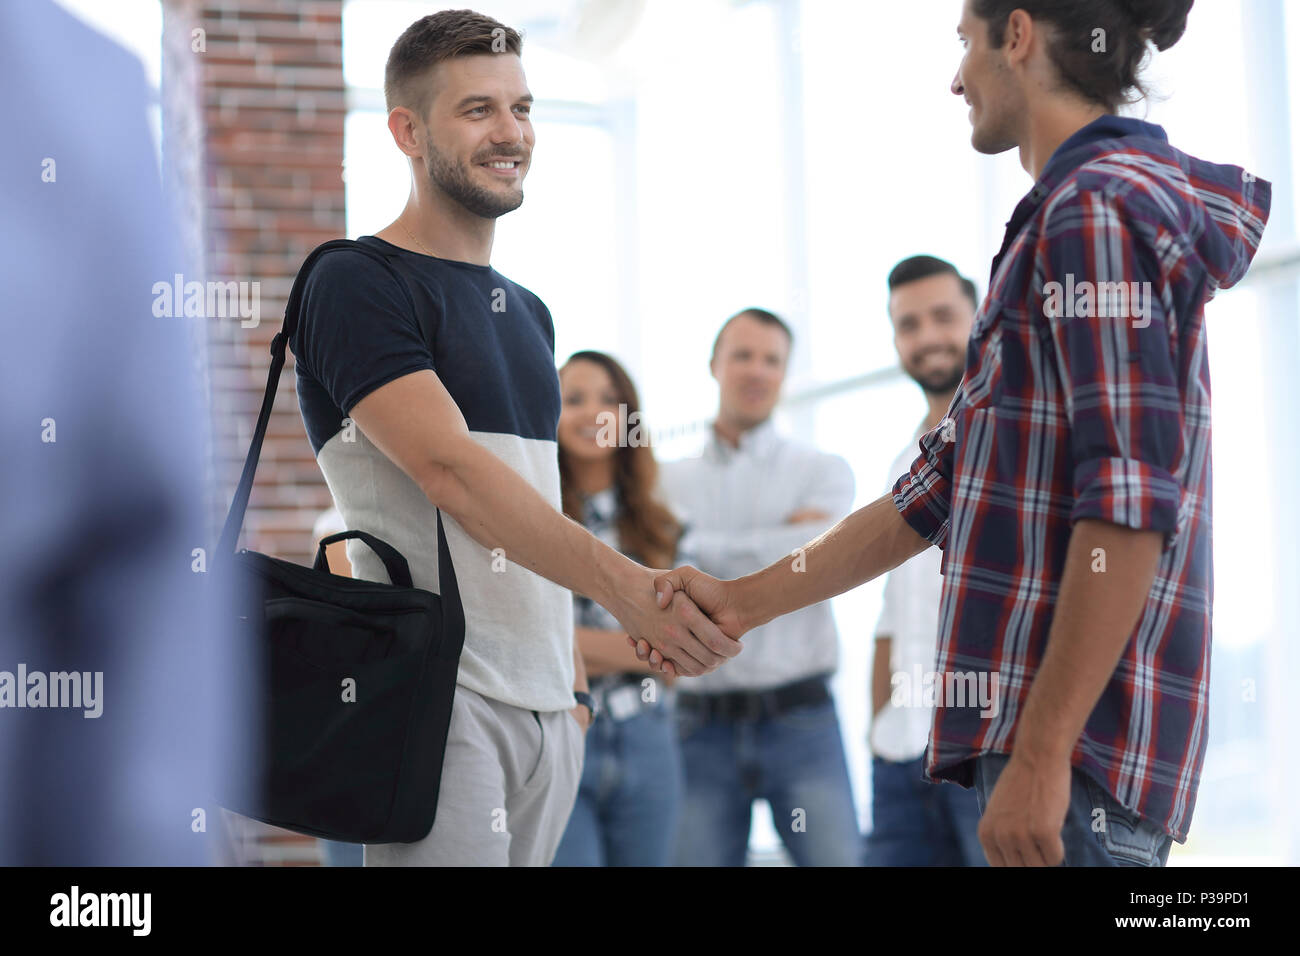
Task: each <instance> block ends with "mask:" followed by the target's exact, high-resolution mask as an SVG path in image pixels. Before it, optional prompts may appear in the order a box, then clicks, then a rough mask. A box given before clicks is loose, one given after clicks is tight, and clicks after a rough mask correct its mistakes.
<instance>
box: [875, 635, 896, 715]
mask: <svg viewBox="0 0 1300 956" xmlns="http://www.w3.org/2000/svg"><path fill="white" fill-rule="evenodd" d="M892 650H893V638H890V637H878V638H876V653H875V656H874V657H873V658H872V661H871V713H872V714H878V713H880V711H881V710H882V709H883V708H884V706H885V705H886V704H888V703H889V697H890V692H891V690H892V689H893V679H892V678H893V676H894V675H892V674H891V673H889V660H890V657H891V651H892Z"/></svg>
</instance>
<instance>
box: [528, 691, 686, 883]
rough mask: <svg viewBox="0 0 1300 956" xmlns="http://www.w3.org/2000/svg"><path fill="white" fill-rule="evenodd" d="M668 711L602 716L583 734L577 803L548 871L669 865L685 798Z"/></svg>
mask: <svg viewBox="0 0 1300 956" xmlns="http://www.w3.org/2000/svg"><path fill="white" fill-rule="evenodd" d="M672 720H673V718H672V708H671V707H670V706H669V705H668V704H667V703H665V702H663V701H661V702H660V703H658V704H657V705H655V706H653V707H648V708H645V709H643V710H642V711H641V712H640V713H638V714H636V715H635V716H632V717H629V718H627V719H626V720H620V721H615V720H614V719H613V717H611V716H610V715H609V714H607V713H606V714H602V715H601V716H600V717H599V718H598V719H597V720H596V722H595V723H594V724H592V725H591V728H590V729H589V730H588V731H587V744H586V747H587V750H586V762H585V763H584V764H583V768H582V783H581V785H580V786H579V789H578V800H577V802H576V803H575V804H574V807H573V813H572V814H571V815H570V816H569V823H568V825H567V826H566V827H565V830H564V836H563V837H561V838H560V848H559V849H558V850H557V851H556V853H555V860H554V861H553V862H552V863H551V865H552V866H667V865H669V864H670V863H671V862H672V846H673V844H672V837H673V832H674V829H675V827H676V824H677V814H678V811H679V809H680V807H681V799H682V769H681V755H680V753H679V752H678V749H677V735H676V732H675V730H674V727H673V722H672Z"/></svg>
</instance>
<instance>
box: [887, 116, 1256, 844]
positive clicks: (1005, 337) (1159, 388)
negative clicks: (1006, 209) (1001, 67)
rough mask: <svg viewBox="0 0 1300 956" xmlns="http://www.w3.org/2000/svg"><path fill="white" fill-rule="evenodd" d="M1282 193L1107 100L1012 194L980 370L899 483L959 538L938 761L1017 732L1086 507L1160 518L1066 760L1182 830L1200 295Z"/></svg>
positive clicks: (982, 335)
mask: <svg viewBox="0 0 1300 956" xmlns="http://www.w3.org/2000/svg"><path fill="white" fill-rule="evenodd" d="M1270 198H1271V188H1270V186H1269V184H1268V183H1266V182H1264V181H1262V180H1257V179H1255V177H1253V176H1251V175H1250V174H1249V173H1246V172H1244V171H1242V170H1241V169H1239V168H1237V167H1232V166H1219V165H1214V164H1210V163H1206V162H1204V161H1201V160H1198V159H1195V158H1192V157H1189V156H1187V155H1185V154H1184V153H1181V152H1179V151H1178V150H1176V149H1174V148H1172V147H1171V146H1170V145H1169V143H1168V140H1167V138H1166V136H1165V132H1164V130H1163V129H1161V128H1160V127H1159V126H1155V125H1152V124H1149V123H1144V122H1141V121H1138V120H1134V119H1127V118H1120V117H1115V116H1105V117H1102V118H1101V119H1098V120H1096V121H1095V122H1093V123H1090V124H1088V125H1087V126H1085V127H1083V128H1082V129H1081V130H1079V131H1078V132H1076V133H1075V134H1074V135H1073V136H1071V137H1070V138H1069V139H1068V140H1066V141H1065V142H1064V143H1063V144H1062V145H1061V146H1060V148H1058V149H1057V150H1056V152H1055V153H1054V154H1053V155H1052V157H1051V159H1050V160H1049V162H1048V164H1047V166H1046V167H1045V168H1044V170H1043V172H1042V175H1041V176H1040V178H1039V180H1038V182H1037V183H1036V184H1035V185H1034V188H1033V189H1032V191H1031V192H1030V193H1029V194H1028V195H1027V196H1026V197H1025V198H1024V199H1023V200H1021V202H1020V204H1019V205H1018V206H1017V207H1016V210H1015V213H1014V215H1013V216H1012V219H1011V221H1010V222H1009V223H1008V224H1007V231H1006V237H1005V240H1004V242H1003V245H1002V249H1001V251H1000V252H999V253H998V255H997V257H996V258H995V259H994V260H993V269H992V277H991V280H990V286H989V292H988V296H987V298H986V299H985V301H984V302H983V304H982V305H981V306H980V308H979V310H978V313H977V315H976V319H975V324H974V327H973V330H972V334H971V340H970V345H969V348H968V353H967V365H966V375H965V378H964V379H963V381H962V383H961V386H960V387H959V388H958V390H957V394H956V396H955V398H954V399H953V403H952V406H951V407H950V409H949V411H948V416H947V418H946V419H945V420H944V421H943V422H941V423H940V424H939V426H938V427H936V428H935V429H934V430H932V431H930V432H929V433H927V434H926V435H924V436H923V437H922V438H921V440H920V456H919V457H918V458H917V459H916V460H915V461H914V462H913V464H912V467H911V469H910V470H909V472H908V473H907V474H905V475H903V476H902V477H900V478H899V479H898V481H897V482H896V484H895V486H894V503H895V506H896V507H897V508H898V509H899V512H900V514H901V515H902V516H903V518H904V519H905V520H906V521H907V522H908V524H909V525H910V526H911V527H913V528H914V529H915V530H916V531H917V532H918V533H919V534H921V535H922V536H924V537H925V538H927V539H928V540H930V541H931V542H933V543H934V544H937V545H939V546H940V547H942V548H943V549H944V556H943V572H944V584H943V598H942V605H941V610H940V619H939V647H938V657H937V662H936V675H937V676H936V678H935V683H936V690H939V692H940V693H939V700H938V706H936V707H935V711H934V721H933V724H932V727H931V733H930V746H929V750H928V753H927V761H926V773H927V776H929V777H930V779H932V780H938V779H951V780H955V781H957V782H959V783H962V784H963V785H966V786H969V785H970V783H971V771H972V763H971V760H972V758H974V757H975V756H977V755H978V754H981V753H987V752H997V753H1010V752H1011V750H1012V746H1013V744H1014V741H1015V733H1016V726H1017V722H1018V719H1019V716H1020V713H1021V712H1022V710H1023V707H1024V703H1025V698H1026V696H1027V694H1028V692H1029V688H1030V685H1031V683H1032V681H1033V679H1034V675H1035V674H1036V672H1037V670H1038V666H1039V662H1040V661H1041V660H1042V657H1043V654H1044V651H1045V650H1046V646H1047V639H1048V632H1049V629H1050V627H1051V624H1052V616H1053V612H1054V610H1055V606H1056V600H1057V593H1058V589H1059V587H1060V583H1061V576H1062V571H1063V568H1064V565H1065V557H1066V551H1067V548H1068V545H1069V540H1070V534H1071V529H1072V527H1073V524H1074V522H1075V521H1078V520H1079V519H1081V518H1087V519H1097V520H1102V521H1107V522H1112V523H1114V524H1118V525H1122V526H1125V527H1128V528H1135V529H1146V530H1154V531H1159V532H1161V533H1163V534H1164V536H1165V540H1164V550H1163V553H1162V555H1161V558H1160V561H1159V565H1158V567H1157V570H1156V576H1155V581H1154V583H1153V585H1152V587H1151V590H1150V593H1149V595H1148V597H1147V600H1146V603H1145V606H1144V607H1143V610H1142V613H1141V617H1140V618H1139V620H1138V622H1137V624H1136V626H1135V627H1134V628H1133V632H1132V634H1131V635H1130V637H1129V640H1128V642H1127V644H1126V646H1125V648H1124V652H1123V656H1122V657H1121V659H1120V661H1119V664H1118V665H1117V667H1116V668H1115V671H1114V673H1113V674H1112V675H1111V678H1110V680H1109V682H1108V683H1107V685H1106V687H1105V689H1104V690H1103V691H1102V694H1101V697H1100V699H1099V700H1098V702H1097V704H1096V706H1095V707H1094V708H1093V710H1092V713H1091V714H1090V715H1089V717H1088V721H1087V724H1086V725H1085V728H1084V731H1083V734H1082V736H1081V737H1080V738H1079V740H1078V742H1077V744H1076V746H1075V748H1074V751H1073V754H1072V757H1071V760H1072V763H1073V764H1074V765H1075V766H1077V767H1079V768H1080V769H1081V770H1082V771H1083V772H1084V773H1086V774H1088V775H1089V776H1091V777H1093V778H1094V779H1095V780H1096V781H1097V782H1098V783H1100V784H1101V785H1103V786H1104V787H1106V789H1107V790H1108V791H1109V792H1110V793H1111V794H1112V795H1113V796H1114V797H1115V798H1116V799H1117V800H1118V801H1119V802H1120V803H1121V804H1122V805H1123V806H1125V807H1127V808H1129V809H1131V810H1134V811H1136V812H1138V813H1139V814H1141V815H1142V816H1143V817H1145V818H1147V819H1150V820H1153V821H1155V822H1157V823H1159V824H1161V825H1162V826H1164V828H1165V830H1166V831H1167V832H1168V833H1170V834H1171V835H1172V836H1173V837H1174V838H1175V839H1176V840H1178V842H1180V843H1181V842H1183V841H1185V840H1186V837H1187V831H1188V827H1189V825H1190V820H1191V814H1192V809H1193V806H1194V804H1195V801H1196V790H1197V785H1198V782H1199V780H1200V773H1201V765H1202V763H1203V761H1204V757H1205V749H1206V732H1207V717H1208V713H1207V704H1208V693H1209V679H1210V671H1209V668H1210V620H1211V603H1212V598H1213V579H1212V567H1211V552H1210V517H1211V515H1210V504H1211V502H1210V378H1209V366H1208V360H1207V356H1206V336H1205V328H1204V321H1203V320H1204V307H1205V303H1206V301H1208V300H1209V299H1210V298H1211V297H1212V296H1213V294H1214V293H1215V291H1216V290H1217V289H1218V288H1227V287H1229V286H1231V285H1233V284H1234V283H1235V282H1237V281H1238V280H1239V279H1240V278H1241V277H1242V276H1243V275H1244V274H1245V272H1246V269H1247V267H1248V266H1249V264H1250V260H1251V258H1252V257H1253V255H1254V253H1255V250H1256V248H1257V247H1258V245H1259V242H1260V239H1261V236H1262V234H1263V230H1264V224H1265V222H1266V221H1267V218H1268V209H1269V203H1270ZM1120 283H1122V284H1123V285H1122V286H1121V285H1119V284H1120ZM956 674H967V675H978V674H984V675H986V678H987V679H988V681H989V685H990V686H991V687H992V688H994V689H995V690H996V698H997V699H996V705H995V706H993V707H986V706H981V705H980V704H979V703H978V702H976V703H974V704H973V705H972V702H971V700H970V699H967V700H964V701H963V700H962V699H961V697H962V692H963V690H964V689H968V688H970V687H972V686H973V684H972V683H971V682H969V680H968V681H967V682H966V683H964V684H963V679H962V678H954V677H953V676H951V675H956ZM944 689H946V690H947V694H946V695H945V694H944V693H943V690H944Z"/></svg>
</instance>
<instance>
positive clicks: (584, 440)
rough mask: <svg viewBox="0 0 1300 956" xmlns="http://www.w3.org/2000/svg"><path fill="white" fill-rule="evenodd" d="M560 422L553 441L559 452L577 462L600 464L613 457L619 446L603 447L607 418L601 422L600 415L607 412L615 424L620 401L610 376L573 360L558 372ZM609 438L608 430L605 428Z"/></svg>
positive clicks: (602, 370)
mask: <svg viewBox="0 0 1300 956" xmlns="http://www.w3.org/2000/svg"><path fill="white" fill-rule="evenodd" d="M560 401H561V406H560V422H559V425H558V427H557V428H556V441H558V442H559V445H560V450H561V451H562V452H563V453H564V454H565V455H568V456H570V457H572V458H574V459H577V460H580V461H601V460H603V459H606V458H609V457H611V456H613V455H614V454H615V453H616V452H617V451H618V446H617V445H613V444H608V443H606V444H605V445H602V444H601V443H600V442H599V441H598V440H597V439H598V438H599V436H600V433H601V428H602V425H603V423H604V422H609V421H610V419H609V418H608V417H606V418H605V419H604V420H603V422H602V420H601V417H600V415H601V413H602V412H609V413H610V414H611V415H613V416H614V418H613V421H614V422H618V406H619V402H620V401H622V402H626V401H627V400H626V399H624V398H620V396H619V394H618V389H617V388H616V387H615V386H614V380H613V379H612V378H611V377H610V375H609V372H607V371H605V369H604V368H602V367H601V366H600V365H597V364H596V363H595V362H588V361H584V360H583V359H575V360H573V361H572V362H568V363H566V364H565V366H564V368H562V369H560ZM605 431H606V433H607V434H608V432H609V429H608V427H606V428H605Z"/></svg>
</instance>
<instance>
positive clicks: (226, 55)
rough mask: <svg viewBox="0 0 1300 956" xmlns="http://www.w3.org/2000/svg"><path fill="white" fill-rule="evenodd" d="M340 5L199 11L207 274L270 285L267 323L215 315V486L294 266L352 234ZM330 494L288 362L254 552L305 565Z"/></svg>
mask: <svg viewBox="0 0 1300 956" xmlns="http://www.w3.org/2000/svg"><path fill="white" fill-rule="evenodd" d="M342 6H343V4H342V0H211V2H202V0H200V2H198V3H197V4H196V8H195V9H194V11H193V16H194V17H195V26H196V27H199V28H202V29H203V30H204V31H205V33H206V36H205V40H206V47H207V49H206V51H204V52H202V53H199V54H196V56H198V58H199V62H200V64H201V69H200V71H199V83H200V97H199V99H200V104H201V109H202V112H203V122H204V129H205V132H204V154H205V162H206V165H207V176H206V179H207V198H206V203H205V205H206V211H207V215H208V220H209V235H210V237H211V238H210V241H209V250H208V266H209V268H208V275H209V277H210V278H213V279H220V280H231V279H233V280H236V281H249V282H251V281H257V282H260V283H261V321H260V323H259V324H258V325H257V327H255V328H243V327H241V324H240V322H239V321H238V320H235V319H213V320H211V321H212V324H213V325H214V328H213V330H212V331H213V337H212V344H211V349H210V354H211V362H212V387H213V390H214V392H216V393H218V394H217V395H215V396H214V399H215V400H216V407H218V408H220V409H221V410H222V412H221V414H220V416H219V418H218V420H217V421H216V422H215V432H216V435H215V438H216V456H217V479H218V482H219V483H220V485H221V487H222V488H223V490H224V493H225V496H226V497H225V500H226V501H228V500H229V496H230V494H231V493H232V492H233V490H234V486H235V484H236V482H237V481H238V477H239V470H240V467H241V465H242V462H243V456H244V454H245V452H246V451H247V448H248V440H249V437H250V436H251V433H252V429H253V425H254V424H255V423H256V418H257V409H258V407H259V404H260V401H261V395H262V391H263V388H264V387H265V384H266V371H267V366H268V364H269V361H270V355H269V346H270V341H271V338H272V336H274V335H275V333H276V332H277V331H279V329H280V323H281V319H282V317H283V315H284V304H285V299H286V298H287V296H288V294H289V288H290V286H291V285H292V282H293V277H294V275H295V274H296V272H297V270H298V266H299V265H300V264H301V263H302V260H303V259H304V258H305V257H306V255H307V253H308V252H310V251H311V249H312V248H313V247H315V246H316V245H318V244H319V243H321V242H324V241H325V240H327V239H335V238H338V237H340V236H342V235H344V231H345V223H344V205H343V190H344V186H343V179H342V167H343V120H344V116H345V113H346V108H347V107H346V98H345V93H344V87H343V65H342V62H343V61H342V23H341V16H342ZM330 503H331V502H330V497H329V491H328V489H326V487H325V484H324V482H323V480H322V478H321V475H320V471H319V469H318V468H317V467H316V462H315V459H314V457H313V456H312V452H311V446H310V445H309V444H308V442H307V436H306V434H305V432H304V431H303V427H302V420H301V418H300V417H299V414H298V403H297V398H296V395H295V393H294V374H293V361H292V356H291V357H290V359H289V361H288V362H287V363H286V364H285V368H284V372H283V373H282V375H281V377H280V388H279V393H278V396H277V399H276V405H275V412H274V414H273V415H272V418H271V423H270V426H269V427H268V429H267V438H266V442H265V444H264V446H263V448H262V458H261V465H260V466H259V468H258V473H257V482H256V484H255V485H254V487H253V496H252V499H251V502H250V506H249V510H248V516H247V518H246V519H245V522H244V539H243V540H244V542H245V545H244V546H246V547H249V548H252V549H253V550H256V551H262V552H265V553H268V554H275V555H277V556H280V557H285V558H288V559H290V560H294V561H299V562H306V561H308V560H309V559H310V553H311V550H312V548H311V529H312V524H313V523H314V522H315V520H316V517H317V515H318V514H319V513H320V512H321V511H322V510H324V509H326V508H328V507H330Z"/></svg>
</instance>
